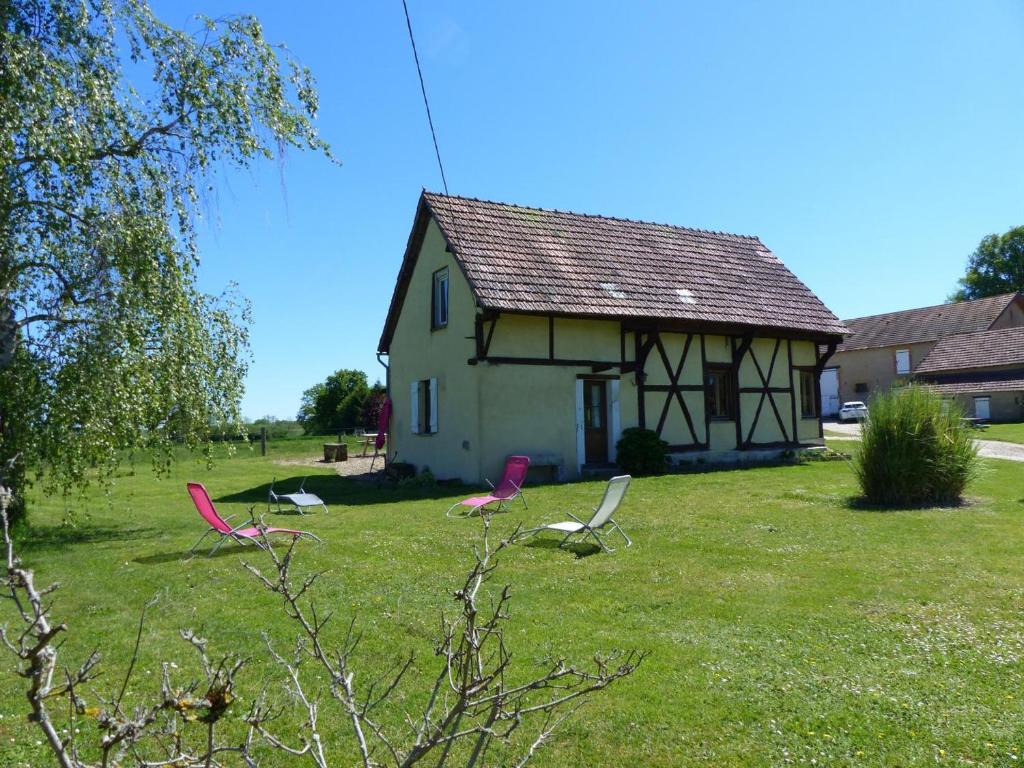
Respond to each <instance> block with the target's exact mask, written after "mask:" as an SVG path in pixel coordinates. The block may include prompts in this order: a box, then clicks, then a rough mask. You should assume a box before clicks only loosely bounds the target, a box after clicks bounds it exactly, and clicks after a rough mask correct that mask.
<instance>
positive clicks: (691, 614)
mask: <svg viewBox="0 0 1024 768" xmlns="http://www.w3.org/2000/svg"><path fill="white" fill-rule="evenodd" d="M1013 426H1017V427H1018V428H1019V425H1013ZM993 429H994V428H993ZM989 434H990V435H991V434H992V432H990V433H989ZM1001 439H1002V438H1001ZM322 442H324V438H322V437H313V438H303V439H295V440H280V441H273V442H271V444H270V456H269V457H268V458H261V457H260V456H259V451H258V448H257V449H256V450H255V451H249V450H248V449H244V450H240V451H239V453H238V454H237V455H236V457H235V458H233V459H230V460H226V461H221V462H220V463H218V465H217V466H216V467H214V468H213V469H212V470H207V469H206V467H205V464H204V463H203V462H201V461H197V460H195V459H185V460H184V461H182V462H181V463H179V464H178V465H176V466H175V467H174V469H173V470H172V473H171V475H170V476H169V477H165V478H161V479H157V478H154V477H153V476H152V475H151V474H149V472H148V471H147V470H146V469H145V467H139V468H138V469H137V470H136V472H135V473H134V474H131V473H129V472H126V473H125V476H124V477H122V478H120V479H119V484H118V486H117V489H116V490H115V492H114V494H113V496H112V498H111V499H110V500H109V503H108V501H107V499H105V498H104V497H103V496H102V494H100V493H95V494H93V495H90V496H87V497H86V498H85V499H83V500H80V501H73V502H71V506H72V508H74V509H76V510H77V511H78V513H79V517H80V519H81V520H82V523H81V524H80V525H79V527H77V528H74V529H68V528H64V527H61V525H60V522H61V519H62V517H63V516H64V513H65V504H64V502H63V501H62V500H61V499H56V498H41V497H39V496H37V497H36V498H35V499H34V500H33V508H34V513H33V525H34V529H33V531H32V535H31V537H30V538H29V540H28V541H26V542H25V543H24V546H23V553H24V556H25V559H26V561H27V563H28V564H29V565H30V566H32V567H34V568H35V569H37V572H38V579H39V581H40V582H41V583H49V582H50V581H54V580H59V581H61V582H62V583H63V585H64V586H63V588H62V589H61V590H60V591H59V592H57V593H56V594H55V595H53V604H54V616H55V618H57V619H58V620H63V621H66V622H67V623H68V625H69V627H70V632H69V635H68V640H67V643H66V644H65V645H64V647H63V648H62V649H61V658H62V661H63V662H64V663H66V664H69V665H76V664H78V663H80V662H81V660H82V659H83V658H84V657H85V655H86V654H87V653H88V651H89V650H91V649H92V648H93V647H97V646H98V647H100V648H101V650H102V652H103V655H104V662H103V666H102V669H103V670H105V673H104V675H103V677H101V678H100V679H99V680H98V681H97V682H96V684H95V685H94V686H93V689H92V690H90V691H89V692H87V694H86V695H87V698H88V699H89V701H90V702H91V703H92V702H95V701H96V700H97V691H102V692H106V691H110V690H112V689H115V688H116V686H117V685H118V683H119V681H120V680H121V678H122V677H123V674H124V671H125V667H126V663H127V659H128V655H129V652H130V648H131V644H132V639H133V635H134V631H135V625H136V622H137V620H138V616H139V610H140V608H141V606H142V605H143V603H144V602H145V601H147V600H149V599H150V598H152V597H154V596H158V597H159V601H160V602H159V607H158V609H157V610H155V611H154V612H153V613H152V618H151V619H150V621H149V623H148V625H147V627H146V629H145V636H144V637H145V643H144V649H143V656H142V658H141V660H140V666H139V669H140V674H139V676H138V678H137V682H136V684H135V686H134V687H133V690H132V692H131V693H129V696H128V698H129V699H131V700H136V701H137V700H138V699H139V696H140V695H141V694H142V693H143V692H145V693H147V694H152V693H154V692H155V691H156V690H157V689H158V686H159V672H160V662H161V661H162V660H167V659H174V660H175V661H176V662H177V663H178V664H179V665H180V666H181V667H182V672H181V674H182V675H183V676H184V675H189V674H193V672H192V671H190V670H192V669H193V668H192V666H191V663H192V662H191V660H190V659H189V654H188V652H187V649H186V648H185V647H184V644H183V643H182V642H181V641H180V639H179V638H178V637H177V631H178V629H179V628H182V627H193V628H196V629H197V630H199V631H201V633H202V634H203V635H204V636H206V637H208V638H210V642H211V648H212V650H213V651H214V652H215V653H219V652H222V651H226V650H234V651H237V652H239V653H241V654H243V655H245V656H251V657H252V659H253V661H252V662H251V663H250V665H249V667H248V668H247V671H245V672H243V674H242V678H241V679H242V686H243V687H244V688H245V689H246V690H247V691H248V693H249V695H252V694H253V693H255V692H256V691H258V690H259V688H260V687H261V686H262V685H263V684H265V683H266V684H270V685H271V686H272V687H273V688H275V689H277V688H278V687H279V686H280V684H281V681H282V676H281V673H280V671H279V670H278V669H277V668H276V667H275V666H274V665H273V664H272V663H269V662H268V661H267V660H266V655H265V651H264V649H263V646H262V640H261V637H260V636H261V633H264V632H265V633H267V635H268V636H269V637H270V638H271V639H272V640H273V641H274V642H275V643H276V644H277V645H278V646H279V647H281V648H284V647H287V645H288V643H289V642H290V641H291V640H292V639H293V638H294V637H295V634H296V633H295V629H294V627H293V626H292V625H291V624H290V623H289V622H288V621H287V619H286V618H285V617H284V615H283V613H282V611H281V607H280V605H279V603H278V601H277V600H275V599H273V598H272V596H270V595H268V594H267V593H265V592H263V591H261V590H260V589H259V588H258V587H257V586H256V585H255V583H254V581H253V579H252V578H251V577H250V576H249V575H247V574H246V573H245V572H243V570H242V568H241V567H240V565H239V561H240V560H241V558H242V556H243V555H244V556H245V557H248V558H253V559H257V558H258V557H259V554H258V553H256V552H254V551H252V550H248V549H247V550H245V551H244V552H243V551H240V550H239V549H238V548H237V547H232V546H225V547H224V548H223V549H222V550H221V552H220V553H219V554H218V556H217V557H214V558H206V557H197V558H194V559H192V560H187V561H186V560H183V559H182V554H183V552H184V551H185V550H186V549H187V548H188V547H189V546H190V545H191V544H192V542H193V541H194V540H195V539H196V538H197V537H198V536H199V534H200V533H201V532H202V530H203V528H204V526H203V525H202V524H201V522H200V520H199V517H198V515H197V514H196V512H195V510H194V509H193V508H192V506H191V504H190V502H189V500H188V497H187V495H186V493H185V481H186V480H193V479H195V480H199V481H201V482H203V483H205V484H206V486H207V488H208V489H209V490H210V492H211V494H212V496H213V498H214V500H215V501H216V503H217V505H218V507H219V508H221V510H222V512H223V513H224V514H236V515H239V516H245V515H246V514H247V510H248V509H249V507H250V506H252V505H254V506H255V507H256V508H257V509H265V506H264V500H265V498H266V488H267V484H268V483H269V481H270V478H271V477H272V476H274V475H276V476H277V478H278V483H279V484H284V485H287V484H290V483H294V482H297V481H298V479H299V478H300V477H301V476H303V475H306V474H309V475H311V477H310V480H309V482H308V483H307V487H308V488H310V489H311V490H313V491H314V492H316V493H319V494H320V495H321V496H323V497H324V498H325V499H326V500H327V501H328V503H329V504H330V506H331V511H330V513H329V514H323V513H314V514H310V515H307V516H305V517H302V518H299V517H295V516H277V515H274V516H272V518H271V520H270V522H271V523H272V524H275V525H282V524H285V525H294V526H298V527H302V528H306V529H308V530H311V531H314V532H315V533H317V534H318V535H320V536H321V537H323V539H324V544H323V545H322V546H316V545H303V546H302V548H301V553H300V555H299V569H300V570H301V571H302V572H307V571H313V570H327V571H328V573H327V576H325V577H324V581H323V582H322V584H321V586H320V592H319V593H318V594H319V597H320V601H321V605H322V606H323V607H324V608H325V609H328V608H329V609H334V610H336V611H337V616H338V618H337V619H336V625H335V626H334V627H333V630H332V631H331V632H329V634H330V635H331V637H330V638H329V639H328V643H334V642H337V639H338V637H339V635H340V633H341V632H342V631H343V628H344V626H345V624H346V622H347V621H348V619H349V618H350V617H351V616H356V617H357V626H358V627H360V628H361V629H363V630H364V631H365V636H364V640H363V643H362V645H361V646H360V649H359V652H358V653H357V658H356V662H355V666H356V667H357V669H359V671H360V674H359V676H357V679H356V684H357V685H360V684H362V685H365V684H367V682H368V680H369V679H370V678H371V676H372V675H373V673H374V672H376V671H379V670H380V669H381V668H382V667H383V666H384V665H385V664H387V663H388V662H389V661H391V660H393V659H394V658H395V657H396V656H398V655H399V654H401V653H403V652H408V651H410V650H411V651H414V652H415V654H416V657H417V663H416V670H415V672H414V674H413V680H414V681H415V682H416V683H417V684H418V685H420V686H421V685H422V683H423V681H424V680H425V679H426V678H427V677H429V676H430V674H431V673H432V671H433V670H435V669H436V668H437V667H436V665H437V661H436V659H435V658H434V656H433V640H434V638H435V637H436V636H437V626H438V617H439V615H440V613H441V611H443V610H449V609H450V608H451V607H452V605H453V603H452V601H451V598H450V595H449V592H450V590H451V589H452V588H453V587H455V585H456V584H457V583H459V579H460V578H461V576H462V574H463V573H464V571H465V569H466V567H467V564H468V563H469V561H470V558H471V555H470V552H471V548H472V547H473V546H474V545H475V544H476V543H477V536H478V530H479V523H478V522H476V521H474V520H449V519H446V518H445V517H444V510H445V509H446V508H447V507H448V505H450V504H451V503H452V501H453V500H454V499H455V498H458V494H457V493H456V492H455V490H453V489H450V488H449V489H442V488H426V489H414V488H406V489H403V490H389V489H378V488H375V487H373V486H371V485H368V484H366V483H364V482H359V481H356V480H353V479H350V478H345V477H339V476H337V475H336V474H335V473H334V472H333V471H331V469H330V468H328V467H308V468H307V467H303V466H290V465H285V466H282V465H280V464H275V463H273V462H274V460H278V459H283V458H295V457H301V456H306V455H316V454H317V453H319V451H320V443H322ZM836 447H837V448H838V449H839V450H842V451H847V452H849V451H851V450H852V449H855V444H852V443H849V442H843V443H838V444H836ZM601 489H602V484H601V483H600V482H583V483H573V484H565V485H552V486H544V487H538V488H531V489H529V490H528V491H527V497H528V501H529V505H530V506H529V509H528V510H527V509H524V508H523V507H522V506H521V505H519V504H516V505H515V506H514V507H513V509H512V512H511V513H510V514H507V515H501V516H498V517H497V518H496V527H497V528H498V530H499V531H509V530H511V529H512V527H513V526H514V525H515V524H516V523H519V522H522V523H525V524H533V525H536V524H538V523H540V522H545V521H555V520H559V519H565V517H566V516H565V513H566V512H567V511H572V512H574V513H576V514H583V513H585V511H586V510H587V509H589V508H590V507H591V505H592V504H593V503H594V502H595V501H596V499H597V497H598V495H599V494H600V492H601ZM855 495H856V486H855V483H854V479H853V476H852V474H851V472H850V469H849V467H848V465H847V464H846V463H845V462H822V463H809V464H805V465H801V466H786V467H776V468H761V469H750V470H732V471H720V472H713V473H708V474H702V475H696V474H689V475H673V476H666V477H660V478H650V479H637V480H635V481H634V484H633V486H632V488H631V489H630V491H629V494H628V496H627V498H626V502H625V506H624V508H623V509H622V511H621V514H620V515H619V516H618V518H619V520H620V522H621V523H622V524H623V525H624V526H625V528H626V529H627V531H628V532H629V534H630V535H631V536H632V537H633V539H634V541H635V542H636V543H635V545H634V546H633V547H631V548H629V549H623V550H620V551H619V552H616V553H614V554H612V555H606V554H593V555H590V550H587V549H581V550H579V551H578V552H577V553H574V552H570V551H564V550H559V549H557V548H552V547H551V546H550V545H551V544H552V543H553V539H543V538H542V539H538V540H537V542H536V545H535V546H515V547H513V548H512V550H511V551H509V552H508V553H506V555H505V556H504V557H503V559H502V561H501V564H500V568H499V570H498V572H497V574H496V577H495V581H494V583H493V587H494V588H495V589H497V588H498V587H500V586H501V585H503V584H505V583H511V584H512V604H511V611H512V619H511V623H510V625H509V629H508V636H507V641H508V643H509V646H510V647H511V649H512V652H513V654H514V664H515V665H516V666H515V671H514V672H513V674H514V675H518V676H524V675H526V674H530V673H532V672H534V671H535V670H536V669H537V668H538V666H539V665H543V664H544V663H545V662H546V661H549V660H550V659H551V658H552V657H555V656H559V655H566V656H568V657H569V658H571V659H577V660H586V659H588V658H589V657H591V656H592V655H593V654H594V653H595V652H597V651H600V650H607V649H612V648H631V647H637V648H641V649H645V650H648V651H650V652H651V656H650V658H649V659H648V661H647V662H645V664H644V665H643V666H642V667H641V668H640V670H639V671H638V672H637V674H636V675H635V676H633V677H631V678H628V679H626V680H625V681H622V683H621V684H620V685H618V686H617V687H615V688H613V689H611V690H609V691H606V692H604V693H602V694H601V695H599V696H598V697H596V698H595V699H594V700H593V701H591V702H590V703H589V704H587V705H586V706H584V707H583V709H582V710H580V711H579V712H578V713H577V714H576V716H575V717H574V718H573V719H572V720H571V721H570V722H569V723H568V724H566V726H565V727H564V728H563V730H561V732H560V733H559V734H558V735H557V736H556V737H555V738H554V739H553V740H552V741H551V743H550V744H549V745H548V746H547V747H546V748H545V749H544V750H543V751H542V752H541V753H540V754H539V756H538V757H537V759H536V765H538V766H565V765H580V766H583V765H586V766H619V765H636V766H641V765H642V766H663V767H665V768H667V767H668V766H708V765H714V766H741V765H742V766H767V765H786V764H790V763H793V764H803V765H811V764H812V763H816V764H817V765H819V766H825V765H829V766H834V765H843V766H847V765H849V766H853V765H858V766H861V765H867V766H892V765H905V766H911V765H1014V764H1017V763H1016V762H1014V759H1013V758H1011V755H1013V756H1020V754H1021V752H1020V750H1021V747H1022V746H1024V745H1022V741H1021V723H1022V722H1024V666H1022V663H1024V621H1022V615H1024V568H1022V567H1021V563H1024V535H1022V534H1021V532H1022V530H1024V504H1022V502H1021V499H1024V473H1022V472H1020V467H1019V465H1017V464H1011V463H1008V462H999V461H987V462H985V472H984V474H983V476H982V478H981V479H980V480H979V481H978V482H977V484H976V485H975V486H974V487H972V488H971V489H970V496H971V503H970V505H968V506H966V507H963V508H958V509H919V510H911V511H907V510H902V511H885V512H879V511H863V510H861V509H859V508H857V507H856V505H854V504H852V503H851V500H852V499H853V498H854V497H855ZM577 554H585V555H590V556H584V557H578V556H577ZM11 611H12V608H11V606H10V605H9V604H7V603H2V604H0V623H8V624H10V623H11V621H12V618H13V616H12V613H11ZM423 695H425V694H424V692H423V689H422V687H418V688H416V687H414V689H413V692H412V693H410V694H409V695H408V698H405V699H403V700H402V702H401V703H402V706H403V707H408V708H410V709H414V708H415V706H416V705H417V703H419V702H421V701H422V698H423ZM245 706H246V703H245V702H242V705H241V706H240V707H239V709H238V712H237V715H238V716H241V714H242V713H243V712H244V707H245ZM402 717H403V713H402V712H401V711H399V710H398V709H393V710H391V711H390V712H389V713H388V715H387V719H388V721H389V722H391V723H392V724H395V723H399V722H401V719H402ZM300 723H301V718H299V717H298V716H297V715H295V714H289V715H287V716H286V717H285V718H284V719H283V720H281V721H280V722H279V723H277V727H278V728H279V729H283V730H284V731H285V732H288V729H289V728H294V727H297V726H298V725H299V724H300ZM321 723H322V725H323V726H324V730H325V734H324V735H325V737H326V739H327V743H328V745H329V751H330V754H331V757H332V761H333V762H332V764H335V765H349V764H353V763H354V762H355V756H354V753H353V752H352V740H351V738H350V737H349V735H348V728H347V725H346V720H345V718H344V717H343V714H342V713H341V712H340V711H339V710H338V709H337V708H336V707H335V706H334V705H333V704H332V703H331V702H329V701H327V702H325V703H324V704H323V710H322V714H321ZM94 727H95V726H91V725H89V724H88V723H86V724H85V725H84V726H83V728H84V729H86V730H88V729H89V728H94ZM91 733H93V734H95V731H94V730H93V731H91ZM525 736H526V734H525V733H524V734H523V738H525ZM38 738H39V736H38V734H37V731H36V730H35V729H34V727H33V726H32V725H31V724H29V723H27V722H26V720H25V698H24V681H23V680H22V679H21V678H18V677H16V676H15V675H14V674H13V669H12V661H11V657H10V656H8V655H4V654H2V653H0V764H2V765H3V766H5V768H6V766H42V765H50V764H52V760H51V759H50V758H49V757H48V755H47V753H46V752H45V751H44V750H43V749H42V748H41V747H40V746H37V740H38ZM515 746H519V747H521V746H522V740H521V739H520V740H518V741H517V742H516V744H515ZM504 754H506V753H502V752H496V753H493V754H492V755H490V757H491V758H492V761H493V764H496V765H500V764H502V755H504ZM261 764H262V765H264V766H278V765H284V764H285V763H284V761H283V760H282V759H280V758H278V757H268V758H267V759H266V760H265V761H264V762H263V763H261ZM288 764H294V763H288ZM300 764H301V763H300ZM532 764H533V763H531V765H532Z"/></svg>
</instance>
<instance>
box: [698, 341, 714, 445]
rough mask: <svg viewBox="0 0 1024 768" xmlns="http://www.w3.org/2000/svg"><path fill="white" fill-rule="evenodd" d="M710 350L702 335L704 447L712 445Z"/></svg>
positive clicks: (701, 368) (701, 379)
mask: <svg viewBox="0 0 1024 768" xmlns="http://www.w3.org/2000/svg"><path fill="white" fill-rule="evenodd" d="M707 386H708V352H707V349H706V348H705V346H704V334H703V333H702V334H701V335H700V387H701V389H702V390H703V391H704V447H705V448H710V447H711V403H710V402H709V401H708V393H707Z"/></svg>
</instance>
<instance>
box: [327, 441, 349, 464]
mask: <svg viewBox="0 0 1024 768" xmlns="http://www.w3.org/2000/svg"><path fill="white" fill-rule="evenodd" d="M324 461H348V445H347V444H346V443H324Z"/></svg>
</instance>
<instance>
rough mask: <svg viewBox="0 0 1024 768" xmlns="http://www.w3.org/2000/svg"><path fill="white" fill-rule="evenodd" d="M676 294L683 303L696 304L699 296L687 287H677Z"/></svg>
mask: <svg viewBox="0 0 1024 768" xmlns="http://www.w3.org/2000/svg"><path fill="white" fill-rule="evenodd" d="M676 296H678V297H679V300H680V301H681V302H683V304H696V303H697V297H696V296H694V295H693V291H690V290H687V289H686V288H676Z"/></svg>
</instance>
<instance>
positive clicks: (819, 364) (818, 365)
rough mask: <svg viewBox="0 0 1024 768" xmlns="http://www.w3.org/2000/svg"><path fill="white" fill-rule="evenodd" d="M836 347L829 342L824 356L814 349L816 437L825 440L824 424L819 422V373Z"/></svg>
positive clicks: (833, 343) (834, 343)
mask: <svg viewBox="0 0 1024 768" xmlns="http://www.w3.org/2000/svg"><path fill="white" fill-rule="evenodd" d="M838 346H839V344H838V343H837V342H835V341H832V342H829V344H828V347H827V348H826V349H825V354H824V355H823V354H821V353H820V352H819V351H818V347H817V346H815V347H814V409H815V410H816V411H817V412H818V437H819V438H821V439H824V438H825V423H824V422H823V421H822V420H821V372H822V371H823V370H825V363H827V362H828V359H829V358H830V357H832V355H834V354H835V353H836V347H838Z"/></svg>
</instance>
